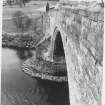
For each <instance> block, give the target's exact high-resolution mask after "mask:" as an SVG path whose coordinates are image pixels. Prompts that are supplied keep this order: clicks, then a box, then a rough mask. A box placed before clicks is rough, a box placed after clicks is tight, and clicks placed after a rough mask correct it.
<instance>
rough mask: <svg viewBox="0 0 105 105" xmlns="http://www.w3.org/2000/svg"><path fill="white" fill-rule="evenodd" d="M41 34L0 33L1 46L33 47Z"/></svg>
mask: <svg viewBox="0 0 105 105" xmlns="http://www.w3.org/2000/svg"><path fill="white" fill-rule="evenodd" d="M41 37H42V36H41V35H35V33H25V34H23V33H19V34H17V33H16V34H8V33H3V34H2V47H9V48H31V49H33V48H35V46H36V44H37V43H38V41H39V40H40V38H41Z"/></svg>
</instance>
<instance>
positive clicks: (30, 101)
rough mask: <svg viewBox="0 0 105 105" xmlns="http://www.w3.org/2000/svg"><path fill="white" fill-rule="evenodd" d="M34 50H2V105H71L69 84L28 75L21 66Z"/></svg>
mask: <svg viewBox="0 0 105 105" xmlns="http://www.w3.org/2000/svg"><path fill="white" fill-rule="evenodd" d="M33 55H35V51H34V50H30V51H29V50H14V49H9V48H2V71H1V103H2V105H69V92H68V85H67V83H56V82H52V81H46V80H40V79H36V78H32V77H30V76H28V75H26V74H25V73H24V72H22V70H21V64H22V63H23V62H24V61H25V60H26V59H27V58H29V57H31V56H33Z"/></svg>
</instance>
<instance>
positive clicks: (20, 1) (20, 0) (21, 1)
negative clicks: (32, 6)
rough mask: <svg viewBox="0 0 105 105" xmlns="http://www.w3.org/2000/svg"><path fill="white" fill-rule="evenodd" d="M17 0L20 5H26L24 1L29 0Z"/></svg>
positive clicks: (27, 0) (28, 0)
mask: <svg viewBox="0 0 105 105" xmlns="http://www.w3.org/2000/svg"><path fill="white" fill-rule="evenodd" d="M18 1H19V4H20V7H22V6H24V7H25V6H26V3H28V2H30V1H31V0H18Z"/></svg>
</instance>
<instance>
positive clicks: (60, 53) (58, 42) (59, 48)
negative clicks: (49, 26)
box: [53, 31, 65, 58]
mask: <svg viewBox="0 0 105 105" xmlns="http://www.w3.org/2000/svg"><path fill="white" fill-rule="evenodd" d="M53 53H54V58H56V57H64V58H65V54H64V48H63V42H62V38H61V34H60V32H59V31H57V34H56V38H55V43H54V52H53Z"/></svg>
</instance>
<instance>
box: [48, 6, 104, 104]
mask: <svg viewBox="0 0 105 105" xmlns="http://www.w3.org/2000/svg"><path fill="white" fill-rule="evenodd" d="M97 8H98V7H97ZM93 9H94V10H95V8H93ZM94 10H93V11H92V9H91V10H90V9H87V11H86V9H82V10H81V9H80V8H76V9H75V8H74V9H72V8H66V7H61V8H60V9H58V11H56V10H55V11H51V12H50V11H49V13H48V14H49V18H50V19H52V18H53V23H54V24H52V23H51V24H50V23H49V24H50V27H49V29H48V30H47V34H49V35H51V36H52V37H55V38H56V34H55V33H54V31H58V30H59V31H60V33H61V37H62V41H63V46H64V50H65V58H66V64H67V72H68V83H69V97H70V105H101V94H102V73H103V69H102V62H103V59H102V58H103V23H104V20H103V9H102V8H100V7H99V8H98V9H97V10H95V11H94ZM96 11H97V12H96ZM50 14H56V15H50ZM54 18H55V19H54ZM53 40H55V39H54V38H53ZM53 43H54V41H53Z"/></svg>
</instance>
